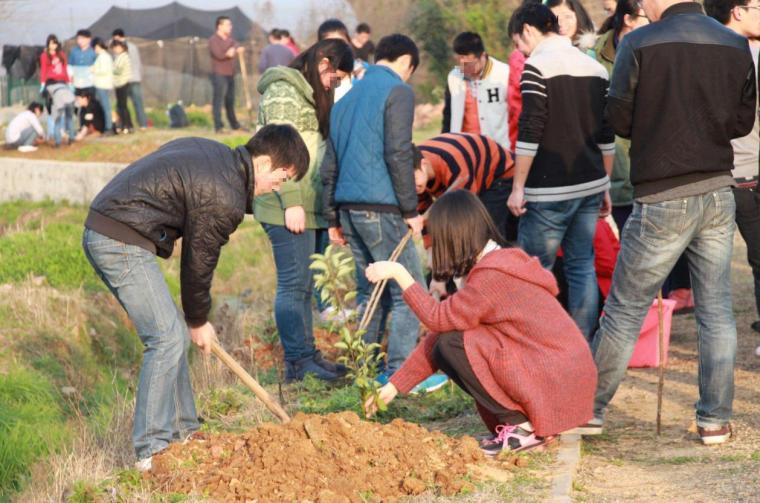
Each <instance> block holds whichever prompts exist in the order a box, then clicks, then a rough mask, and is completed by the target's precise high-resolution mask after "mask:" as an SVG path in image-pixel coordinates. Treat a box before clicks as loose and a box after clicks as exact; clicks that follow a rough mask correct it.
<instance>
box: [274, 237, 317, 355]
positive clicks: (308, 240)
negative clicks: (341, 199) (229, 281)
mask: <svg viewBox="0 0 760 503" xmlns="http://www.w3.org/2000/svg"><path fill="white" fill-rule="evenodd" d="M261 225H262V227H264V230H265V231H266V233H267V237H269V241H270V242H271V243H272V252H273V253H274V263H275V267H276V268H277V294H276V296H275V300H274V319H275V323H276V324H277V331H278V332H279V334H280V342H281V343H282V349H283V352H284V353H285V361H288V362H293V361H296V360H300V359H301V358H306V357H308V356H312V355H314V354H315V353H316V349H315V347H314V330H313V325H312V319H311V296H312V293H313V290H314V281H313V274H312V271H311V269H309V264H310V263H311V259H310V258H309V256H310V255H311V254H312V253H314V247H315V235H316V231H315V230H314V229H306V230H305V231H304V232H302V233H301V234H294V233H292V232H290V231H289V230H288V229H287V228H286V227H285V226H283V225H271V224H261Z"/></svg>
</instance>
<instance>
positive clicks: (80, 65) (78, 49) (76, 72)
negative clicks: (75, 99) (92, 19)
mask: <svg viewBox="0 0 760 503" xmlns="http://www.w3.org/2000/svg"><path fill="white" fill-rule="evenodd" d="M91 42H92V34H91V33H90V32H89V31H88V30H79V31H78V32H77V45H75V46H74V47H73V48H72V49H71V52H69V67H71V72H72V83H73V84H74V88H75V89H76V90H77V91H78V94H81V93H82V92H83V91H85V90H92V87H93V83H92V75H91V74H90V67H91V66H92V65H93V64H94V63H95V50H94V49H93V48H92V46H91V45H90V44H91ZM93 92H94V90H93Z"/></svg>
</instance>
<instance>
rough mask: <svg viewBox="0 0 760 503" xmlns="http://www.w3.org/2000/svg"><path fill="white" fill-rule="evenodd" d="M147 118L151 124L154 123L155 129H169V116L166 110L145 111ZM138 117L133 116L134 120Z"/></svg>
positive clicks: (149, 109) (151, 109)
mask: <svg viewBox="0 0 760 503" xmlns="http://www.w3.org/2000/svg"><path fill="white" fill-rule="evenodd" d="M145 116H146V117H147V118H148V121H149V123H151V122H152V123H153V127H155V128H168V127H169V116H168V115H167V114H166V109H164V108H148V109H146V110H145ZM136 117H137V116H136V115H134V116H133V118H136Z"/></svg>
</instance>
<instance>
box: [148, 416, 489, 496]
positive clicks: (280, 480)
mask: <svg viewBox="0 0 760 503" xmlns="http://www.w3.org/2000/svg"><path fill="white" fill-rule="evenodd" d="M481 461H483V455H482V454H481V452H480V450H479V448H478V445H477V442H476V441H475V440H474V439H473V438H471V437H462V438H460V439H454V438H451V437H448V436H446V435H444V434H443V433H440V432H430V431H428V430H426V429H424V428H423V427H421V426H419V425H416V424H413V423H408V422H405V421H403V420H401V419H396V420H394V421H392V422H391V423H390V424H386V425H382V424H379V423H374V422H367V421H362V420H360V419H359V417H358V416H357V415H356V414H355V413H353V412H341V413H337V414H328V415H325V416H319V415H306V414H301V413H299V414H297V415H296V416H295V417H294V418H293V420H292V422H291V423H289V424H287V425H274V424H271V423H265V424H262V425H261V426H259V427H257V428H255V429H253V430H250V431H248V432H247V433H243V434H237V435H236V434H229V433H221V434H203V436H202V437H201V438H200V439H199V440H194V441H192V442H190V443H189V444H187V445H180V444H173V445H172V446H170V447H169V448H168V449H166V450H165V451H163V452H162V453H160V454H158V455H156V456H154V458H153V470H152V471H151V472H148V473H147V474H146V478H147V479H148V480H150V481H152V482H153V483H154V484H155V485H156V486H157V488H159V489H161V490H162V491H172V492H179V493H185V494H186V493H196V494H198V493H200V494H205V495H207V496H208V497H210V498H211V499H212V500H214V501H220V502H221V501H224V502H227V501H230V502H232V501H257V502H259V503H263V502H267V501H316V502H320V503H328V502H330V503H332V502H346V503H348V502H352V503H353V502H364V501H396V500H398V499H400V498H402V497H404V496H408V495H416V494H421V493H423V492H426V491H434V492H437V493H440V494H444V495H452V494H457V493H459V492H461V491H463V490H471V489H472V486H471V484H470V483H469V482H467V481H466V480H465V477H466V476H467V475H468V466H467V465H468V464H473V463H478V462H481Z"/></svg>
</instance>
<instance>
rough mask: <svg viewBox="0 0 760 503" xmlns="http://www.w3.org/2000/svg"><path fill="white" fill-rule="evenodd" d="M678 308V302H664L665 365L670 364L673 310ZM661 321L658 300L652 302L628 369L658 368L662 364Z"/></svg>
mask: <svg viewBox="0 0 760 503" xmlns="http://www.w3.org/2000/svg"><path fill="white" fill-rule="evenodd" d="M675 307H676V301H674V300H670V299H663V300H662V327H663V336H664V337H663V340H664V344H665V363H666V364H667V363H668V347H669V346H670V327H671V324H672V321H673V310H674V309H675ZM658 331H659V321H658V319H657V299H655V300H654V302H652V307H650V308H649V312H648V313H647V316H646V318H644V324H643V325H642V326H641V332H639V340H638V342H637V343H636V347H635V348H634V350H633V355H631V361H630V362H628V368H646V367H657V366H659V362H660V346H659V335H658Z"/></svg>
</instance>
